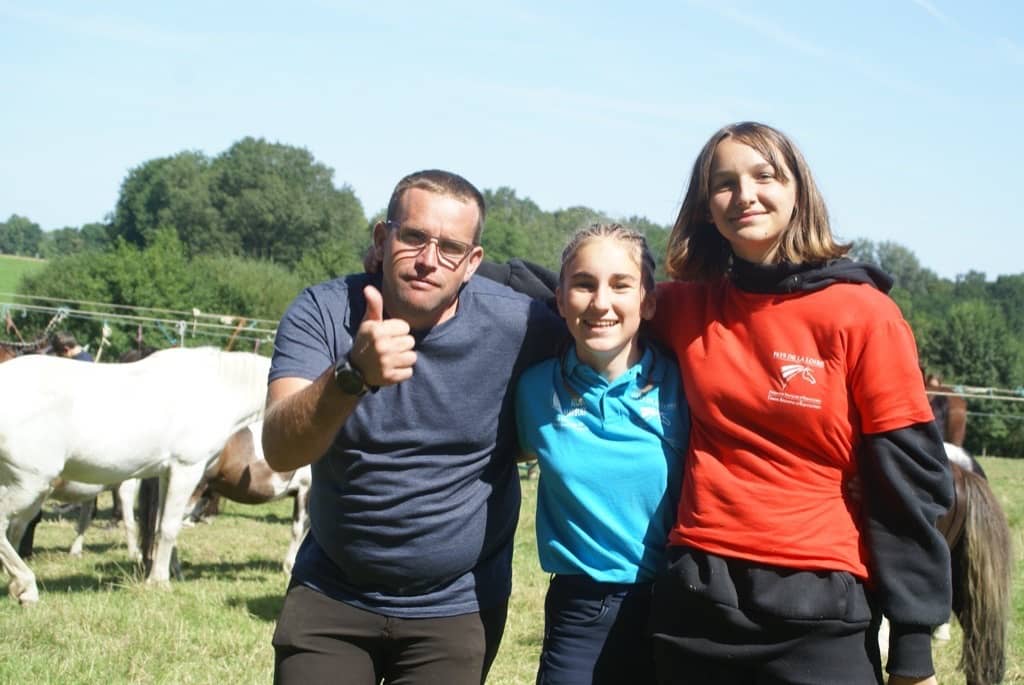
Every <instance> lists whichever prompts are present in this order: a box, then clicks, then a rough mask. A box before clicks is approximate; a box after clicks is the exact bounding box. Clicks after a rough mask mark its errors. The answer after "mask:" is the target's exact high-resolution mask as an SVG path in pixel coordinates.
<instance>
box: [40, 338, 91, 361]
mask: <svg viewBox="0 0 1024 685" xmlns="http://www.w3.org/2000/svg"><path fill="white" fill-rule="evenodd" d="M50 349H51V350H52V351H53V353H54V354H55V355H57V356H58V357H65V358H67V359H76V360H78V361H81V362H91V361H95V359H93V356H92V355H91V354H89V353H88V352H87V351H86V350H85V349H84V348H83V347H82V346H81V345H79V344H78V340H76V339H75V336H73V335H72V334H70V333H68V332H67V331H57V332H56V333H54V334H52V335H51V336H50Z"/></svg>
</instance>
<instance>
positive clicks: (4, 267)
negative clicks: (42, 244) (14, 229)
mask: <svg viewBox="0 0 1024 685" xmlns="http://www.w3.org/2000/svg"><path fill="white" fill-rule="evenodd" d="M45 264H46V262H45V261H43V260H42V259H32V258H30V257H15V256H13V255H0V293H13V292H16V291H17V289H18V283H19V281H21V277H22V276H24V275H25V274H27V273H32V272H34V271H38V270H40V269H42V268H43V266H44V265H45Z"/></svg>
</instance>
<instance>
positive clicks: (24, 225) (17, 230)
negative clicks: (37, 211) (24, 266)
mask: <svg viewBox="0 0 1024 685" xmlns="http://www.w3.org/2000/svg"><path fill="white" fill-rule="evenodd" d="M42 239H43V229H41V228H39V224H37V223H35V222H34V221H31V220H29V219H27V218H26V217H23V216H18V215H17V214H12V215H11V216H10V217H9V218H8V219H7V221H4V222H0V253H2V254H14V255H23V256H26V257H35V256H37V255H38V254H39V243H40V242H41V241H42Z"/></svg>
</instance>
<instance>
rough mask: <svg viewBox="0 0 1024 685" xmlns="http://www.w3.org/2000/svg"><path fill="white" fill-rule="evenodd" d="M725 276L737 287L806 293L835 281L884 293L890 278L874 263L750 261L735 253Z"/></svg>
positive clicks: (781, 292)
mask: <svg viewBox="0 0 1024 685" xmlns="http://www.w3.org/2000/svg"><path fill="white" fill-rule="evenodd" d="M729 278H730V279H731V280H732V282H733V283H734V284H735V285H736V287H738V288H740V289H741V290H745V291H747V292H751V293H762V294H788V293H807V292H814V291H815V290H822V289H823V288H827V287H828V286H830V285H833V284H836V283H854V284H857V283H863V284H866V285H870V286H871V287H873V288H875V289H876V290H880V291H881V292H883V293H888V292H889V290H891V289H892V285H893V279H892V277H891V276H889V274H887V273H885V272H884V271H882V270H881V269H879V268H878V267H877V266H875V265H874V264H867V263H865V262H855V261H853V260H852V259H846V258H845V257H844V258H842V259H833V260H831V261H827V262H813V263H807V264H790V263H788V262H784V263H782V264H753V263H751V262H747V261H744V260H742V259H740V258H739V257H736V256H735V255H734V256H733V258H732V266H731V268H730V269H729Z"/></svg>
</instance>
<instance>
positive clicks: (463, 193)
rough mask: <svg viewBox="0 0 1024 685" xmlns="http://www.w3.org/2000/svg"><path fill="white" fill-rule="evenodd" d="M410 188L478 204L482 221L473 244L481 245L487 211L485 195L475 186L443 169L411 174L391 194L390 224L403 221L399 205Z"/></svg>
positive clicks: (389, 205) (389, 207)
mask: <svg viewBox="0 0 1024 685" xmlns="http://www.w3.org/2000/svg"><path fill="white" fill-rule="evenodd" d="M410 188H419V189H421V190H426V191H428V192H431V193H436V194H438V195H447V196H448V197H453V198H455V199H456V200H461V201H462V202H466V203H469V202H473V203H476V207H477V209H478V210H479V213H480V220H479V221H478V222H477V225H476V233H475V235H474V236H473V242H474V243H477V244H479V243H480V234H481V233H482V232H483V230H484V219H485V218H486V215H487V209H486V207H485V204H484V196H483V193H481V192H480V191H479V190H477V187H476V186H475V185H473V184H472V183H470V182H469V181H467V180H466V179H464V178H463V177H462V176H459V175H458V174H454V173H452V172H450V171H442V170H441V169H425V170H423V171H417V172H416V173H413V174H409V175H408V176H406V177H405V178H403V179H402V180H401V181H399V182H398V185H396V186H395V189H394V191H393V192H392V193H391V199H390V200H389V201H388V215H387V220H388V221H389V222H396V223H397V222H398V221H399V220H400V219H401V217H399V216H397V213H398V205H399V203H400V202H401V200H402V194H403V193H405V191H407V190H409V189H410Z"/></svg>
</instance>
